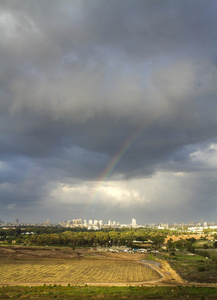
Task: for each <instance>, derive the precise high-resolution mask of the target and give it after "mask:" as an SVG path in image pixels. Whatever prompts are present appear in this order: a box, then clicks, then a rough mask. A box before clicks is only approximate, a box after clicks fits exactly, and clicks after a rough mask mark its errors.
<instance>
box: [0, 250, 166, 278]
mask: <svg viewBox="0 0 217 300" xmlns="http://www.w3.org/2000/svg"><path fill="white" fill-rule="evenodd" d="M128 258H130V259H128ZM133 258H134V260H132V255H130V254H128V255H124V254H123V255H122V256H120V255H119V256H118V255H116V256H114V257H112V256H111V255H110V254H109V253H108V256H107V257H106V256H102V255H96V254H94V253H91V252H87V251H83V253H80V252H73V251H72V249H70V248H68V249H67V248H65V249H64V248H63V249H59V250H57V249H55V248H53V249H52V248H51V249H50V248H49V249H46V248H41V249H40V248H32V249H31V248H21V247H17V248H15V247H14V248H12V247H11V248H7V247H4V248H1V251H0V283H1V284H4V283H14V284H16V283H41V284H43V283H57V282H58V283H59V284H60V283H66V282H67V283H70V284H82V283H91V284H93V283H116V284H117V283H131V282H146V281H154V280H159V279H161V277H162V276H161V275H160V274H159V273H158V272H157V271H156V270H155V269H154V268H152V267H150V266H148V265H146V264H144V263H142V262H139V261H136V258H137V256H134V257H133ZM139 258H140V259H141V258H142V256H141V255H139Z"/></svg>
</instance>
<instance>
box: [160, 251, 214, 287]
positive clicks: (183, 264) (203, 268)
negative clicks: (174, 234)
mask: <svg viewBox="0 0 217 300" xmlns="http://www.w3.org/2000/svg"><path fill="white" fill-rule="evenodd" d="M201 251H203V250H201ZM204 251H205V250H204ZM209 252H210V253H211V252H213V254H211V255H210V257H214V256H215V255H216V252H215V250H209ZM162 258H164V259H166V260H167V261H168V262H169V264H170V265H171V267H172V268H173V269H174V270H176V271H177V273H178V274H179V275H180V276H181V277H182V278H183V279H185V280H187V281H189V282H201V283H205V282H207V283H211V282H212V283H217V261H216V260H213V259H212V258H206V257H204V256H201V255H197V254H192V253H189V252H187V251H184V252H175V255H174V256H173V255H170V254H168V253H165V254H164V255H163V257H162Z"/></svg>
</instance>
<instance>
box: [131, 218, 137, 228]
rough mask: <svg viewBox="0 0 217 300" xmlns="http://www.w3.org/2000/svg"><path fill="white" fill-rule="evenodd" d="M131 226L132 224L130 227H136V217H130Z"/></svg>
mask: <svg viewBox="0 0 217 300" xmlns="http://www.w3.org/2000/svg"><path fill="white" fill-rule="evenodd" d="M131 226H132V227H136V226H137V225H136V219H134V218H133V219H132V224H131Z"/></svg>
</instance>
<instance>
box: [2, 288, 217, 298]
mask: <svg viewBox="0 0 217 300" xmlns="http://www.w3.org/2000/svg"><path fill="white" fill-rule="evenodd" d="M54 298H55V299H72V300H75V299H76V300H78V299H79V300H80V299H98V300H100V299H106V300H110V299H115V300H119V299H131V300H132V299H176V300H179V299H188V300H195V299H196V300H197V299H198V300H202V299H207V300H208V299H217V288H212V287H194V286H191V287H183V286H177V287H143V286H139V287H131V286H129V287H96V286H66V287H63V286H55V285H53V286H39V287H36V286H34V287H22V286H14V287H2V288H0V299H11V300H12V299H44V300H45V299H46V300H48V299H54Z"/></svg>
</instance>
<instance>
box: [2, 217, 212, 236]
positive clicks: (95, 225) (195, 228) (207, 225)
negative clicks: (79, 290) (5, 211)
mask: <svg viewBox="0 0 217 300" xmlns="http://www.w3.org/2000/svg"><path fill="white" fill-rule="evenodd" d="M18 226H19V227H20V226H23V227H27V226H32V227H34V226H41V227H42V226H43V227H65V228H87V229H88V230H99V229H103V228H124V227H128V228H151V229H169V230H182V231H185V232H190V233H201V232H204V230H206V229H210V230H213V231H217V223H216V222H204V221H203V220H201V221H200V222H197V223H195V222H190V223H187V224H186V223H181V224H178V223H174V224H168V223H159V224H149V225H138V224H137V222H136V219H135V218H133V219H132V221H131V223H130V224H121V223H120V222H117V221H112V220H109V221H108V222H104V221H103V220H88V221H87V220H84V221H82V219H72V220H68V221H64V222H60V223H59V224H51V222H50V220H49V219H47V220H46V221H45V222H43V223H37V224H36V223H20V222H19V219H16V220H15V221H14V222H12V223H4V222H3V221H2V220H1V219H0V227H18Z"/></svg>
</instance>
